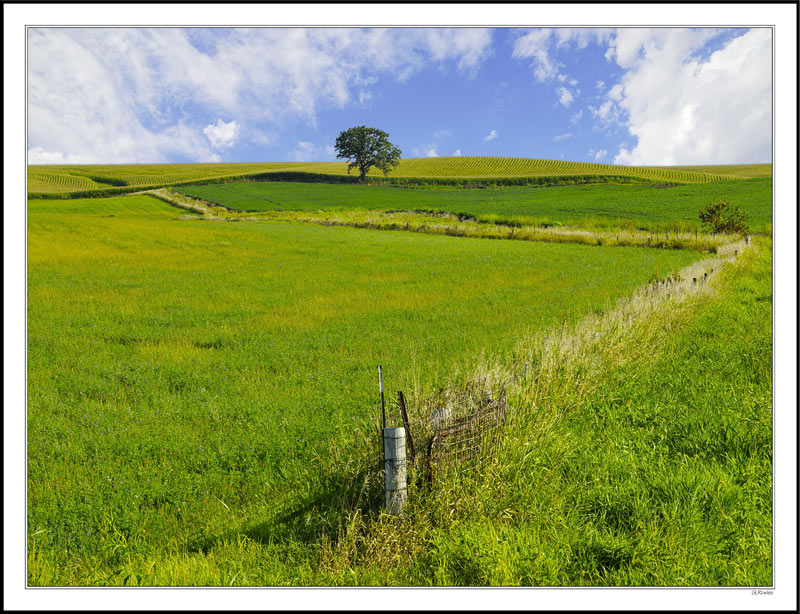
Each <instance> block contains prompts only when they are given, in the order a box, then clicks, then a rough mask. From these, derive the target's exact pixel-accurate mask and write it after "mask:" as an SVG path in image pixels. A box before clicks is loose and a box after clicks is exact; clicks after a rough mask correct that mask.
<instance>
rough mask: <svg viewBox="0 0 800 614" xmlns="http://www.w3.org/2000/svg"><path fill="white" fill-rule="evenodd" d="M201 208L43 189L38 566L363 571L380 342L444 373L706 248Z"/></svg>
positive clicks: (48, 569) (402, 360)
mask: <svg viewBox="0 0 800 614" xmlns="http://www.w3.org/2000/svg"><path fill="white" fill-rule="evenodd" d="M181 213H182V212H179V211H177V210H175V209H173V208H170V207H169V206H168V205H166V204H164V203H162V202H160V201H157V200H155V199H152V198H150V197H148V196H129V197H121V198H111V199H87V200H80V201H78V200H74V201H35V200H32V201H29V203H28V297H27V298H28V302H27V305H28V314H27V315H28V331H27V332H28V423H27V424H28V438H27V452H28V531H29V533H28V535H29V545H30V557H29V581H30V582H31V583H32V584H123V583H129V584H130V583H147V584H194V583H201V584H219V585H227V584H229V583H232V584H248V583H266V584H326V583H330V582H343V581H345V580H344V579H343V576H340V575H339V574H340V572H341V571H342V570H341V569H340V568H337V567H336V563H335V561H336V560H338V559H337V558H336V557H339V556H340V554H337V553H340V550H338V548H339V547H340V546H338V545H336V544H339V543H341V544H344V543H345V542H344V541H342V542H339V541H337V535H344V534H345V533H346V531H345V532H342V531H341V530H340V529H341V527H340V526H339V523H340V522H344V521H346V520H347V519H346V517H345V516H343V514H342V510H343V509H346V508H355V509H360V510H362V512H363V514H364V515H365V516H369V515H370V514H372V513H373V512H374V510H375V508H374V505H375V503H376V500H377V499H376V498H375V497H376V495H375V493H376V492H378V495H377V496H379V491H376V490H375V489H374V484H373V483H372V482H369V480H368V479H367V478H368V476H369V473H365V472H367V470H368V469H370V462H371V461H370V459H373V460H376V459H377V442H376V440H375V437H374V432H373V428H374V425H375V422H376V420H377V416H378V411H377V407H376V392H377V391H376V382H375V379H376V377H375V367H376V366H377V365H378V364H383V366H384V368H385V376H386V385H387V389H388V390H389V391H393V390H395V389H396V388H398V387H404V388H405V389H406V390H408V391H409V393H410V394H413V392H414V391H413V390H410V389H409V386H411V385H412V383H413V384H415V385H416V386H417V387H418V391H423V390H430V389H431V388H432V387H434V386H437V385H442V384H446V383H450V382H451V381H453V379H454V378H458V377H459V376H460V375H463V373H464V372H465V368H466V367H465V366H469V365H474V364H475V363H477V362H479V361H480V360H481V355H482V353H483V352H491V353H493V354H496V355H499V356H504V355H506V354H508V353H509V352H511V351H512V349H513V347H514V341H515V339H516V338H518V337H519V336H525V335H528V334H531V333H532V332H533V331H536V330H540V329H543V328H546V327H548V326H553V325H557V324H558V323H560V322H562V321H567V322H571V321H575V320H576V319H578V318H579V317H580V316H581V315H582V314H585V313H587V312H590V311H599V310H601V309H602V308H603V307H604V306H605V305H606V304H607V303H608V301H610V300H612V299H613V298H614V297H616V296H619V295H621V294H624V293H625V292H627V291H629V290H630V289H631V288H632V287H634V286H636V285H639V284H642V283H643V282H645V281H647V280H648V279H650V278H651V276H652V275H653V273H654V271H656V270H660V271H661V273H666V272H668V271H671V270H675V269H677V268H680V267H681V266H683V265H685V264H687V263H689V262H691V261H692V260H694V259H696V258H697V257H698V255H697V254H696V253H694V252H688V251H667V250H664V251H662V250H644V249H635V248H604V249H600V248H593V247H585V246H578V245H553V244H536V243H525V242H511V241H482V240H473V239H464V238H453V237H442V236H427V235H416V234H410V233H402V232H373V231H365V230H357V229H352V228H324V227H318V226H311V225H302V224H278V223H261V222H236V223H222V222H219V223H217V222H209V221H200V220H185V219H179V218H180V217H183V216H182V215H181ZM359 480H360V481H359ZM365 480H366V481H367V483H366V485H365ZM362 488H365V489H366V490H364V493H362V495H361V496H359V492H360V489H362ZM471 530H474V531H479V530H480V529H479V528H478V527H477V526H476V527H475V528H474V529H471ZM440 540H444V541H440V542H439V543H440V544H441V547H442V548H449V547H456V545H457V544H458V543H460V542H459V541H455V542H452V543H450V544H448V543H447V540H446V539H445V537H444V536H442V537H441V538H440ZM431 552H433V553H434V554H435V553H436V549H434V550H432V551H431ZM330 556H332V557H333V559H331V558H330ZM435 560H437V559H431V561H435ZM429 564H433V563H426V562H425V561H423V560H420V561H418V562H417V563H415V565H417V566H418V567H419V572H418V573H416V572H415V573H416V575H412V576H411V577H412V578H413V579H414V581H415V582H417V581H421V582H423V583H425V582H426V580H424V578H427V581H438V580H436V578H442V581H447V582H455V583H460V582H466V581H471V580H472V579H475V578H477V577H474V576H472V575H470V574H468V573H464V574H462V575H461V576H458V577H455V576H451V575H447V574H445V575H442V576H436V575H433V576H430V575H428V572H429V569H428V567H427V566H428V565H429ZM448 573H449V572H448ZM370 574H371V575H369V576H367V577H366V579H367V581H370V582H379V583H381V582H386V581H390V580H391V579H392V577H391V576H390V575H387V574H386V573H384V572H382V571H381V570H380V569H374V570H373V571H372V572H370ZM352 578H358V576H352V577H351V580H349V581H352ZM478 579H480V578H478ZM531 579H533V577H531Z"/></svg>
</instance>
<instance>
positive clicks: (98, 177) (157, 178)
mask: <svg viewBox="0 0 800 614" xmlns="http://www.w3.org/2000/svg"><path fill="white" fill-rule="evenodd" d="M286 171H289V172H302V173H314V174H323V175H347V174H348V173H347V163H346V162H265V163H257V162H254V163H220V164H92V165H29V166H28V192H29V193H32V194H50V195H57V194H61V195H65V194H69V193H74V192H88V193H91V192H98V193H101V194H102V193H103V192H104V191H108V190H112V191H113V190H117V191H120V190H126V189H130V188H131V187H133V188H136V187H142V188H147V187H153V186H167V185H175V184H180V183H185V182H187V181H200V180H205V181H208V180H212V179H220V180H222V179H230V178H233V177H245V176H248V175H256V174H260V173H273V172H286ZM569 176H572V177H590V178H591V177H596V178H598V180H603V178H604V177H627V178H630V179H641V180H645V181H655V182H662V183H663V182H676V183H706V182H709V181H712V182H716V181H729V180H731V179H736V178H738V177H751V176H770V177H771V176H772V165H763V164H762V165H738V166H714V167H688V166H687V167H674V168H673V167H628V166H613V165H610V164H592V163H588V162H567V161H563V160H539V159H532V158H493V157H457V158H407V159H403V160H402V161H401V162H400V165H399V166H398V167H396V168H395V169H394V170H393V171H392V172H391V173H390V174H389V177H392V178H416V179H432V180H433V179H453V178H461V179H465V178H467V179H468V178H475V179H481V180H482V181H486V180H497V181H502V180H508V179H513V178H525V177H531V178H535V177H569ZM370 177H376V178H377V177H383V174H382V173H381V172H380V171H377V170H375V169H372V170H371V171H370Z"/></svg>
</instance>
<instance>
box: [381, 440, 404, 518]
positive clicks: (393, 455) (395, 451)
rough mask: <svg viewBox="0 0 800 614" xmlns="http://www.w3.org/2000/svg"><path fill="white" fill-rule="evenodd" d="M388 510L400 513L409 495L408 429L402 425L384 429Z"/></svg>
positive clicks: (391, 512)
mask: <svg viewBox="0 0 800 614" xmlns="http://www.w3.org/2000/svg"><path fill="white" fill-rule="evenodd" d="M383 455H384V459H385V460H384V470H385V472H386V511H387V512H388V513H389V514H395V515H396V514H400V513H401V512H402V511H403V504H404V503H405V502H406V498H407V497H408V490H407V488H406V431H405V429H404V428H403V427H402V426H398V427H387V428H385V429H383Z"/></svg>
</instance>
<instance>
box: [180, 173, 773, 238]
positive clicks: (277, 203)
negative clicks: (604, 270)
mask: <svg viewBox="0 0 800 614" xmlns="http://www.w3.org/2000/svg"><path fill="white" fill-rule="evenodd" d="M179 191H180V192H181V193H183V194H188V195H190V196H194V197H196V198H202V199H204V200H207V201H210V202H213V203H216V204H220V205H223V206H225V207H227V208H230V209H234V210H238V211H273V210H287V211H292V210H300V211H338V210H348V209H370V210H431V211H446V212H450V213H456V214H465V215H469V216H474V217H476V218H477V219H478V220H485V221H497V220H503V221H512V222H516V223H518V224H533V225H547V224H550V225H552V224H567V225H573V226H578V227H584V228H585V227H588V228H620V227H624V228H642V229H646V230H661V229H665V228H679V229H680V230H693V229H695V228H697V227H699V226H700V223H699V219H698V212H699V211H700V209H702V208H703V207H705V206H706V205H707V204H708V203H710V202H712V201H715V200H728V201H730V202H731V203H733V204H737V205H739V206H741V207H742V209H743V210H744V211H745V212H746V213H747V214H748V215H749V217H750V221H751V226H752V228H753V229H754V230H766V229H768V228H769V227H770V226H771V223H772V197H771V195H772V180H771V178H758V179H746V180H744V179H743V180H739V181H731V182H726V183H705V184H688V185H680V186H674V187H668V188H663V187H658V188H656V187H647V186H635V185H620V186H617V185H591V186H552V187H546V188H530V187H504V188H496V189H484V190H481V189H449V190H443V189H435V188H415V189H409V188H400V187H385V186H363V185H330V184H320V183H298V182H243V183H227V184H220V185H203V186H185V187H181V188H180V189H179Z"/></svg>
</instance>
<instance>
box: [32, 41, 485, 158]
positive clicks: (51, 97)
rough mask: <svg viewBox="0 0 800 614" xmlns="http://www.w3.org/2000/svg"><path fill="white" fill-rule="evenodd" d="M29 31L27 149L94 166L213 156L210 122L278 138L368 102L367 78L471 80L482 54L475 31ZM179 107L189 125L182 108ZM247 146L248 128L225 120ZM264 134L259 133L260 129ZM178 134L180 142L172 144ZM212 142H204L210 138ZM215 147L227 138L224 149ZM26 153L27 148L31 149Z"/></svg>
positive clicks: (214, 132) (218, 132) (214, 135)
mask: <svg viewBox="0 0 800 614" xmlns="http://www.w3.org/2000/svg"><path fill="white" fill-rule="evenodd" d="M201 34H202V36H198V35H197V33H196V32H195V31H193V30H184V29H179V28H118V29H117V28H31V29H29V30H28V51H29V53H28V113H29V115H28V118H29V131H28V137H29V142H28V148H29V152H30V153H31V155H33V156H34V157H35V156H40V157H41V156H42V155H44V154H43V153H42V152H49V153H51V154H57V153H61V154H62V155H63V156H64V159H69V160H73V159H80V160H81V161H95V162H107V163H110V162H119V163H131V162H169V161H172V160H173V159H174V158H176V157H178V158H180V159H188V160H191V161H204V160H208V159H218V158H219V154H218V153H217V152H218V151H220V150H224V149H226V145H225V144H226V143H228V142H233V141H231V140H230V139H231V133H230V132H228V133H225V132H222V131H224V130H231V127H230V122H228V123H227V124H225V125H226V126H228V128H222V127H219V125H217V126H216V127H214V128H213V129H209V130H208V131H206V129H207V128H208V126H209V124H211V125H212V126H214V124H212V123H211V122H214V121H216V120H217V118H220V117H228V118H230V117H236V118H243V117H246V118H248V122H249V123H253V124H257V125H258V126H259V127H262V128H263V127H264V126H272V127H275V129H280V127H281V126H284V125H287V124H289V123H291V122H293V121H294V122H297V121H300V122H304V123H306V124H309V125H312V126H313V125H314V124H315V122H316V118H317V115H318V113H319V112H320V111H321V110H323V109H330V108H339V109H340V108H345V107H347V106H348V105H358V104H361V105H362V106H363V105H365V104H368V103H369V100H370V96H371V93H370V89H369V88H370V86H371V85H372V84H373V83H375V82H376V81H377V80H378V79H379V78H384V79H386V78H389V79H397V80H402V79H403V78H408V77H409V76H410V75H412V74H414V73H415V72H417V71H419V70H422V69H425V68H427V67H429V66H430V65H431V63H432V62H433V63H434V64H437V65H439V66H440V67H441V68H448V67H450V66H454V67H455V69H456V70H458V71H461V72H463V73H464V74H466V75H468V76H471V75H474V74H475V72H476V71H477V70H478V69H479V67H480V66H481V64H482V62H483V61H484V60H485V59H486V58H487V57H489V55H490V54H491V53H492V49H491V31H489V30H486V29H479V28H455V29H441V28H373V29H350V28H332V29H325V28H310V29H302V28H273V29H269V28H254V29H246V28H245V29H216V30H213V31H211V30H209V31H202V32H201ZM187 106H191V110H190V111H189V115H188V116H189V117H197V118H202V119H197V120H195V121H194V123H192V122H191V121H189V120H185V119H183V118H185V117H187V110H186V107H187ZM237 126H239V128H240V129H241V130H242V132H240V133H239V134H244V137H243V138H245V139H247V140H249V136H248V135H249V134H251V130H250V129H249V125H248V126H247V128H248V129H247V131H246V133H245V132H244V128H245V126H243V125H240V124H239V123H238V122H237ZM270 131H271V130H268V132H270ZM176 136H179V137H180V139H181V140H180V142H178V141H176V140H175V137H176ZM214 139H216V140H214ZM226 139H227V140H226ZM37 148H38V149H37Z"/></svg>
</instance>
